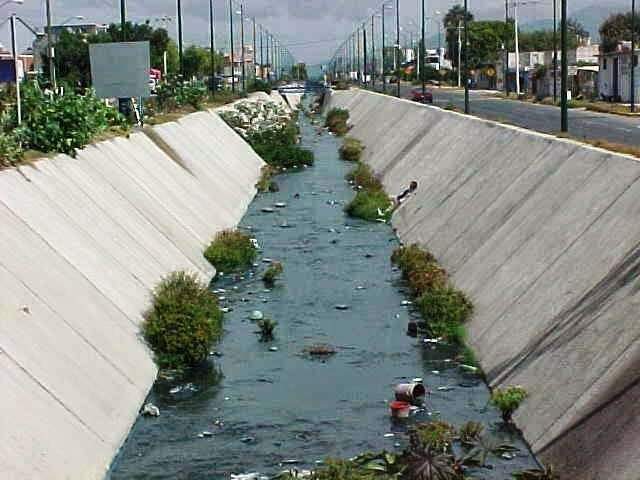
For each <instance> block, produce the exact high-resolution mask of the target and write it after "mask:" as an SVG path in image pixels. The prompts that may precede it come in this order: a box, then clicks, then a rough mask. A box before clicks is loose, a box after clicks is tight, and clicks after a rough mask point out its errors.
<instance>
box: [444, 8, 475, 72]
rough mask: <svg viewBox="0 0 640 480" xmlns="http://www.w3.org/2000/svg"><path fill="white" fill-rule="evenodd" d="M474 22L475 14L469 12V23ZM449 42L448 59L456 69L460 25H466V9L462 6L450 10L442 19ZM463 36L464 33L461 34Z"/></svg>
mask: <svg viewBox="0 0 640 480" xmlns="http://www.w3.org/2000/svg"><path fill="white" fill-rule="evenodd" d="M472 21H473V14H472V13H471V12H469V11H467V22H472ZM442 23H443V24H444V29H445V32H446V37H445V38H446V40H447V58H449V59H450V60H451V62H452V63H453V65H454V67H456V68H457V66H458V25H463V24H464V7H463V6H462V5H460V4H457V5H454V6H453V7H451V8H450V9H449V11H448V12H447V14H446V15H445V16H444V18H443V19H442ZM460 35H461V36H463V35H464V32H460Z"/></svg>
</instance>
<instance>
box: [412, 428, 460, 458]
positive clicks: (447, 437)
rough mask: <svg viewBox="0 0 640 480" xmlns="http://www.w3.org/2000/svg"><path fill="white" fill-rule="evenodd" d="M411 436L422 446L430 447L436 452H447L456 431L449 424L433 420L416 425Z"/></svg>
mask: <svg viewBox="0 0 640 480" xmlns="http://www.w3.org/2000/svg"><path fill="white" fill-rule="evenodd" d="M411 434H413V435H416V437H417V440H418V441H419V442H420V443H421V444H422V445H424V446H430V447H431V448H433V449H434V450H435V451H437V452H449V451H450V450H451V445H452V444H453V439H454V437H455V434H456V429H455V427H454V426H453V425H451V424H450V423H447V422H444V421H442V420H435V421H432V422H427V423H420V424H418V425H416V426H415V427H414V428H413V430H412V432H411Z"/></svg>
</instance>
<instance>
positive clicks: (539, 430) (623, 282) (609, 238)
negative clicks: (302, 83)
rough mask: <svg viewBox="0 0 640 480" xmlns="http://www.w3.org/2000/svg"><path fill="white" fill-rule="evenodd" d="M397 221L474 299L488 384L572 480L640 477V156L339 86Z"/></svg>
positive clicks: (340, 100)
mask: <svg viewBox="0 0 640 480" xmlns="http://www.w3.org/2000/svg"><path fill="white" fill-rule="evenodd" d="M329 103H330V105H331V106H339V107H343V108H348V109H349V112H350V114H351V122H352V124H353V130H352V131H351V135H353V136H355V137H357V138H359V139H360V140H362V141H363V142H364V144H365V146H366V150H365V155H364V156H365V161H366V162H368V163H369V164H370V165H371V166H372V167H373V168H374V170H375V171H376V172H377V173H378V174H379V175H380V176H381V178H382V180H383V182H384V184H385V187H386V188H387V190H388V192H390V193H393V194H396V193H399V192H401V191H402V190H403V189H404V188H406V187H407V186H408V184H409V182H410V181H412V180H417V181H418V182H419V190H418V193H417V195H415V197H414V198H412V199H410V200H409V201H408V202H407V203H406V204H404V205H403V206H402V207H401V208H400V209H399V210H398V211H397V212H396V213H395V214H394V218H393V223H394V225H395V227H397V229H398V234H399V235H400V237H401V238H402V240H403V241H404V242H405V243H413V242H418V243H420V244H421V245H423V246H424V247H426V248H428V249H429V250H431V251H432V252H433V253H434V254H435V255H436V256H437V257H438V258H439V259H440V260H441V261H442V263H443V265H445V266H446V268H447V269H448V270H449V271H450V272H451V273H452V274H453V279H454V281H455V283H456V285H457V286H459V287H460V288H461V289H463V290H464V291H466V292H467V293H469V294H470V296H471V297H472V298H473V300H474V302H475V305H476V313H475V315H474V318H473V320H472V321H471V323H470V326H469V336H470V338H469V340H470V343H471V345H472V347H473V348H474V349H475V351H476V352H477V353H478V357H479V359H480V361H481V363H482V366H483V368H484V370H485V372H486V373H487V376H488V380H489V382H490V384H491V386H493V387H498V386H504V385H513V384H520V385H523V386H524V387H525V388H526V389H527V391H528V392H529V394H530V396H529V398H528V399H527V400H526V402H525V403H524V405H523V406H522V407H521V408H520V409H519V410H518V412H517V414H516V415H515V420H516V422H517V424H518V426H519V427H520V428H521V429H522V430H523V432H524V435H525V437H526V439H527V440H528V441H529V443H530V444H531V446H532V449H533V451H534V452H535V453H537V454H539V455H540V457H541V458H542V459H543V460H544V461H546V462H550V463H553V464H554V465H556V466H557V467H558V468H559V469H560V472H561V474H562V478H566V479H575V478H580V479H594V480H595V479H599V480H602V479H605V478H606V479H611V480H615V479H621V480H622V479H624V480H631V479H635V478H637V476H638V473H637V472H638V471H639V470H640V416H639V415H638V414H639V413H640V341H639V338H640V322H639V321H638V306H639V305H640V294H639V293H638V287H639V286H640V283H639V281H638V278H637V276H638V272H639V271H640V222H638V218H640V182H638V178H639V177H640V163H639V162H638V161H637V160H636V159H634V158H631V157H625V156H621V155H616V154H612V153H609V152H606V151H603V150H599V149H594V148H591V147H588V146H584V145H581V144H577V143H575V142H572V141H567V140H560V139H557V138H553V137H550V136H546V135H541V134H537V133H534V132H530V131H525V130H522V129H518V128H515V127H510V126H505V125H499V124H496V123H493V122H488V121H484V120H480V119H477V118H473V117H467V116H464V115H460V114H457V113H453V112H447V111H444V110H440V109H438V108H434V107H428V106H423V105H418V104H414V103H412V102H409V101H405V100H398V99H395V98H392V97H388V96H383V95H378V94H373V93H370V92H363V91H349V92H335V93H334V94H333V95H332V97H331V99H330V100H329Z"/></svg>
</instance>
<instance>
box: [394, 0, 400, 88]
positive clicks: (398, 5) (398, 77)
mask: <svg viewBox="0 0 640 480" xmlns="http://www.w3.org/2000/svg"><path fill="white" fill-rule="evenodd" d="M395 51H396V68H397V69H398V70H397V71H396V77H397V78H396V81H397V87H398V91H397V92H396V93H397V97H398V98H400V0H396V48H395Z"/></svg>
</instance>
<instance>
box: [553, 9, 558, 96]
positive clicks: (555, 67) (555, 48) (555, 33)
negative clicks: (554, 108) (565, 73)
mask: <svg viewBox="0 0 640 480" xmlns="http://www.w3.org/2000/svg"><path fill="white" fill-rule="evenodd" d="M557 17H558V5H557V1H556V0H553V103H554V104H555V103H556V102H557V101H558V19H557Z"/></svg>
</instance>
